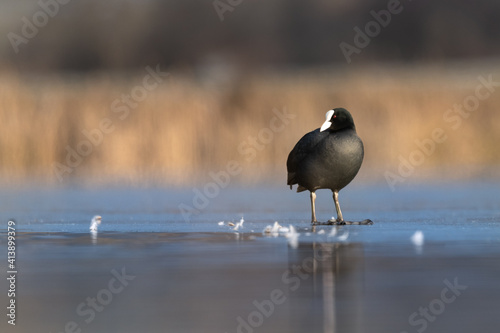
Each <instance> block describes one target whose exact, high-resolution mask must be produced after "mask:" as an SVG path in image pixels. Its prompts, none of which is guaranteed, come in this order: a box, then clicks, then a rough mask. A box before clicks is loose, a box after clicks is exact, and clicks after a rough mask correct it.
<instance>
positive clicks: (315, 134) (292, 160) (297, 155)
mask: <svg viewBox="0 0 500 333" xmlns="http://www.w3.org/2000/svg"><path fill="white" fill-rule="evenodd" d="M327 135H328V132H327V131H325V132H320V131H319V128H318V129H316V130H314V131H312V132H309V133H307V134H306V135H304V136H303V137H302V138H301V139H300V140H299V142H297V144H296V145H295V147H293V149H292V151H291V152H290V154H289V155H288V159H287V161H286V168H287V171H288V180H287V184H288V185H290V186H291V185H293V184H297V181H296V179H295V172H296V171H297V167H298V165H299V163H300V161H302V160H303V159H304V158H305V157H306V156H307V155H309V154H310V153H311V151H312V150H313V149H314V147H315V146H316V145H317V144H318V143H319V142H321V140H323V139H324V138H325V137H326V136H327Z"/></svg>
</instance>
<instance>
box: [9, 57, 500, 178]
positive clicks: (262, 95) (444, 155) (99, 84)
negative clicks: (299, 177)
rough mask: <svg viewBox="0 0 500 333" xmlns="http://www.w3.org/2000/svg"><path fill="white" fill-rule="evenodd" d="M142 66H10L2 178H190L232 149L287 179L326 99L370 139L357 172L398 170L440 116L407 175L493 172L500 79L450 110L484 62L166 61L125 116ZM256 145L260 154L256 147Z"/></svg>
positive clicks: (249, 163) (232, 156)
mask: <svg viewBox="0 0 500 333" xmlns="http://www.w3.org/2000/svg"><path fill="white" fill-rule="evenodd" d="M146 74H147V72H143V73H135V74H133V75H132V74H131V75H124V74H122V75H120V76H118V75H109V74H100V75H97V74H93V75H87V76H83V77H82V76H69V75H67V76H38V77H30V76H29V75H17V74H13V73H9V72H6V73H4V74H3V75H2V76H1V78H0V106H1V108H0V119H1V121H2V125H3V126H2V131H0V151H1V154H0V159H1V161H0V177H1V179H2V181H3V183H18V182H43V183H46V184H55V185H57V184H63V185H64V184H70V183H72V182H82V183H90V184H94V183H95V184H100V183H104V184H107V183H120V184H135V185H141V184H142V185H153V184H159V185H187V184H193V183H196V182H199V181H204V180H206V179H207V177H208V176H209V172H217V171H220V170H223V169H225V168H226V166H227V163H228V161H236V162H237V163H238V164H239V165H240V166H241V173H240V174H238V175H237V176H235V179H237V181H238V182H243V183H258V182H264V181H265V182H276V183H278V184H285V181H286V167H285V163H286V158H287V154H288V152H289V151H290V150H291V149H292V147H293V145H294V144H295V143H296V142H297V140H298V139H300V137H301V136H302V135H303V134H305V133H306V132H308V131H310V130H313V129H315V128H318V127H319V126H320V125H321V123H322V122H323V120H324V114H325V112H326V111H328V110H329V109H331V108H333V107H340V106H343V107H345V108H347V109H348V110H350V111H351V113H352V114H353V117H354V119H355V123H356V126H357V130H358V133H359V135H360V136H361V137H362V139H363V141H364V143H365V162H364V164H363V166H362V169H361V171H360V176H359V177H361V179H366V180H375V181H377V180H379V181H380V180H384V173H385V172H386V171H390V172H392V173H394V174H396V175H398V166H399V164H400V163H401V159H406V160H408V159H409V158H410V155H411V153H412V152H414V151H416V150H418V149H419V148H418V145H417V143H416V141H420V142H421V141H422V140H425V139H430V138H431V137H432V132H433V131H434V130H435V129H436V128H441V129H442V130H443V131H444V133H445V135H446V137H447V138H446V141H445V142H443V143H438V144H436V145H435V151H433V152H432V153H431V154H429V155H424V158H425V159H424V160H423V161H422V162H421V164H419V165H416V166H414V170H413V173H412V175H411V178H412V179H421V178H428V177H431V178H432V177H447V178H469V177H478V176H485V177H498V172H497V171H496V170H497V169H498V168H497V166H498V165H499V163H500V153H499V149H498V142H499V139H500V114H499V112H498V106H499V105H500V91H494V92H493V93H491V96H489V97H488V98H486V99H484V100H481V101H480V102H479V105H478V107H477V109H475V110H474V111H471V112H469V113H467V115H466V116H460V118H461V119H462V120H463V122H462V123H461V124H459V125H458V126H457V123H452V122H451V121H446V119H445V112H447V110H449V109H452V108H453V106H454V104H458V105H460V104H462V103H463V102H464V99H465V98H466V97H468V96H471V95H474V94H475V89H476V88H477V87H478V86H479V85H480V81H479V80H478V76H479V75H482V76H483V77H484V78H488V76H489V75H493V79H494V80H495V81H496V80H500V75H498V76H496V75H495V73H494V71H493V70H491V71H488V68H486V69H485V68H481V69H477V71H475V70H474V69H470V70H468V71H463V72H459V73H458V74H457V71H454V70H444V69H439V68H423V67H420V68H406V69H401V68H399V69H396V68H391V67H384V68H379V69H375V68H367V69H364V70H361V69H357V70H353V71H349V72H347V71H345V70H344V71H340V70H334V69H330V70H324V71H320V70H317V71H307V72H298V73H288V74H283V73H281V74H270V73H266V74H254V75H246V76H239V77H236V78H233V80H232V81H230V82H223V83H220V82H219V83H217V84H214V83H212V84H210V83H211V81H210V78H199V77H196V76H193V75H187V74H179V73H171V75H170V76H169V77H168V78H166V79H165V80H164V81H163V82H161V83H160V84H159V85H158V87H157V88H155V89H152V90H151V91H149V92H148V94H147V96H146V97H145V98H144V100H141V101H137V102H136V105H135V104H133V105H134V107H130V106H129V107H128V113H126V116H125V112H124V111H123V109H122V111H121V112H117V111H116V105H115V107H113V102H114V101H115V100H117V99H120V98H121V97H122V95H123V94H130V93H131V92H132V91H133V89H134V87H137V86H141V85H142V82H143V81H142V80H143V78H144V76H145V75H146ZM497 88H500V87H497ZM499 90H500V89H499ZM119 105H121V106H123V105H124V104H123V103H121V104H119ZM273 110H274V111H273ZM277 110H278V111H279V112H284V110H286V112H287V113H289V114H292V115H294V116H295V117H294V118H293V119H290V121H289V123H288V124H287V125H286V126H285V128H284V129H283V130H281V131H275V132H273V136H272V139H270V138H269V135H268V134H269V131H268V130H264V132H266V133H264V134H267V136H262V133H263V132H262V131H263V129H265V128H270V126H271V124H270V122H271V120H272V119H273V117H275V114H276V112H278V111H277ZM450 115H451V114H450ZM454 115H455V116H456V115H457V114H454ZM120 116H122V118H123V119H121V118H120ZM103 119H108V123H107V126H108V127H107V129H108V131H109V133H104V134H103V137H102V142H101V143H100V144H98V145H96V146H94V145H93V146H92V152H91V153H89V154H88V155H87V156H83V157H82V160H81V162H80V163H79V164H78V166H76V167H71V168H69V169H65V171H64V172H63V170H62V169H61V168H60V167H61V165H63V166H67V163H66V159H67V154H68V147H69V148H70V149H73V150H76V149H77V147H78V145H79V144H80V143H81V142H83V141H84V140H87V139H86V137H85V136H84V134H83V133H82V131H83V130H86V131H91V130H94V129H98V128H99V126H100V123H101V122H102V121H103ZM453 124H455V127H456V129H454V128H453V127H452V125H453ZM259 134H261V137H260V138H259ZM263 138H264V141H265V142H263V141H262V140H263ZM254 141H255V142H254ZM252 145H254V146H253V147H254V148H252V149H254V153H255V154H253V155H252V156H250V154H247V153H248V149H250V148H249V147H252ZM245 149H246V150H245ZM245 151H246V152H247V153H245ZM421 155H422V154H421ZM420 157H421V156H420ZM419 163H420V162H419ZM56 166H59V169H57V168H56ZM56 170H59V171H56ZM69 170H70V171H69ZM61 179H62V181H61Z"/></svg>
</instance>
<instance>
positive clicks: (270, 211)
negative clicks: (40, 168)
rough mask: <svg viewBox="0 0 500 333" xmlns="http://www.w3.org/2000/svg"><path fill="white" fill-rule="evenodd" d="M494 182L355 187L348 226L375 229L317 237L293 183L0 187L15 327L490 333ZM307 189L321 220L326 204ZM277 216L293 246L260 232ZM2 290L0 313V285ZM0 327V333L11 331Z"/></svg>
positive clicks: (498, 203) (499, 224)
mask: <svg viewBox="0 0 500 333" xmlns="http://www.w3.org/2000/svg"><path fill="white" fill-rule="evenodd" d="M499 185H500V184H498V183H491V182H490V183H479V182H478V183H463V184H434V185H421V186H417V187H402V188H399V189H397V190H396V191H395V192H391V191H390V190H389V188H388V187H387V185H385V184H379V185H371V186H359V185H356V184H354V185H353V186H350V187H348V188H347V189H345V190H343V191H342V192H341V194H340V201H341V206H342V210H343V213H344V217H345V218H346V219H348V220H363V219H366V218H370V219H372V220H373V221H374V222H375V224H374V225H371V226H356V225H349V226H318V227H316V228H314V229H313V228H311V226H310V224H309V219H310V207H309V196H308V193H300V194H297V193H295V192H292V191H290V190H289V189H288V188H287V187H282V188H277V187H260V188H258V187H253V188H243V187H231V188H226V189H222V190H220V193H218V195H216V196H214V197H213V198H205V200H202V199H200V197H199V195H198V198H196V196H195V193H197V192H196V191H193V189H181V190H179V189H130V188H126V189H124V188H121V189H99V190H86V189H59V190H45V189H41V188H31V189H15V190H14V189H12V190H7V189H3V190H2V191H1V192H0V214H1V218H2V223H1V225H2V226H3V227H2V228H3V230H1V233H2V238H1V240H0V255H1V257H3V258H6V252H7V244H6V237H5V232H6V229H7V227H6V225H7V221H8V220H9V219H11V218H13V219H15V221H16V229H17V253H16V256H17V265H18V274H17V294H16V302H17V304H18V308H17V321H16V326H17V327H15V329H16V330H17V331H20V332H35V331H36V332H40V331H41V332H65V331H66V332H78V330H79V329H80V330H81V332H245V333H251V332H370V333H371V332H384V333H385V332H398V333H399V332H407V333H410V332H424V331H425V332H473V331H477V332H495V333H496V332H498V327H499V326H500V312H499V309H500V288H499V287H498V281H499V279H500V187H499ZM200 189H201V190H202V188H200ZM317 194H318V200H317V214H318V218H319V219H320V220H322V221H326V220H328V219H329V218H331V217H332V215H334V206H333V200H332V198H331V193H330V192H329V191H318V192H317ZM193 199H194V200H195V202H193ZM196 200H199V201H198V204H196ZM200 203H202V204H200ZM181 204H184V206H182V207H188V206H189V207H193V208H197V212H194V211H191V214H189V213H184V214H182V213H181V210H180V209H179V207H180V206H179V205H181ZM195 206H197V207H195ZM185 211H186V210H185ZM94 215H101V216H102V221H103V222H102V224H101V225H100V227H99V233H98V234H97V235H91V234H90V233H89V225H90V220H91V218H92V216H94ZM241 218H243V219H244V221H245V222H244V223H243V226H241V227H239V228H238V230H234V227H233V226H229V225H228V224H229V222H232V223H234V224H236V223H238V222H239V221H240V219H241ZM275 221H278V222H279V224H281V225H282V226H284V227H289V226H290V225H291V226H293V227H294V228H295V229H296V230H297V232H298V238H296V237H295V238H296V239H297V241H298V242H294V241H293V240H294V239H295V238H294V237H288V238H287V237H286V233H281V234H278V235H266V234H263V230H264V228H265V227H266V226H267V225H272V224H273V223H274V222H275ZM219 222H224V223H223V224H222V225H220V223H219ZM417 231H420V232H421V233H417V236H416V237H413V238H412V236H414V235H415V233H416V232H417ZM418 235H421V236H423V237H419V236H418ZM0 268H2V270H3V271H4V272H5V274H6V271H7V262H6V260H3V262H2V263H1V264H0ZM0 288H1V290H3V291H2V295H1V296H0V298H2V299H5V301H2V303H3V304H7V300H6V299H7V297H6V296H7V292H6V290H7V289H8V284H7V281H6V280H5V279H2V280H1V282H0ZM4 309H5V308H4ZM4 311H5V313H6V310H4ZM2 316H3V317H4V320H2V322H1V323H0V331H1V332H10V331H14V328H13V327H12V326H10V325H8V324H7V320H6V316H5V314H2Z"/></svg>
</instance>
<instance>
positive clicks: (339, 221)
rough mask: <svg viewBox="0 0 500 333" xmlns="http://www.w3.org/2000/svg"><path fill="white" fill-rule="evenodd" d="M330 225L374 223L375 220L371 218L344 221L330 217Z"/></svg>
mask: <svg viewBox="0 0 500 333" xmlns="http://www.w3.org/2000/svg"><path fill="white" fill-rule="evenodd" d="M326 224H328V225H372V224H373V221H372V220H370V219H366V220H363V221H344V220H334V219H330V220H328V222H326Z"/></svg>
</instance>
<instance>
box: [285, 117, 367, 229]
mask: <svg viewBox="0 0 500 333" xmlns="http://www.w3.org/2000/svg"><path fill="white" fill-rule="evenodd" d="M363 156H364V148H363V142H362V141H361V139H360V138H359V136H358V135H357V133H356V127H355V125H354V121H353V119H352V116H351V114H350V113H349V111H347V110H346V109H344V108H335V109H333V110H330V111H328V112H327V113H326V121H325V122H324V124H323V126H321V128H318V129H316V130H314V131H312V132H309V133H307V134H306V135H304V136H303V137H302V138H301V139H300V140H299V142H297V144H296V145H295V147H294V148H293V150H292V151H291V152H290V154H289V155H288V160H287V163H286V165H287V170H288V180H287V184H288V185H290V188H292V185H294V184H298V188H297V192H302V191H305V190H308V191H310V192H311V210H312V223H317V220H316V212H315V199H316V193H315V192H316V190H318V189H330V190H331V191H332V192H333V199H334V202H335V208H336V210H337V220H336V221H330V222H331V223H333V222H336V223H338V224H344V223H345V222H344V219H343V217H342V212H341V210H340V205H339V201H338V193H339V191H340V190H341V189H343V188H344V187H345V186H346V185H347V184H349V183H350V182H351V181H352V180H353V179H354V177H355V176H356V174H357V173H358V171H359V169H360V167H361V163H362V162H363ZM367 221H369V220H367ZM370 222H371V221H370Z"/></svg>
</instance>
